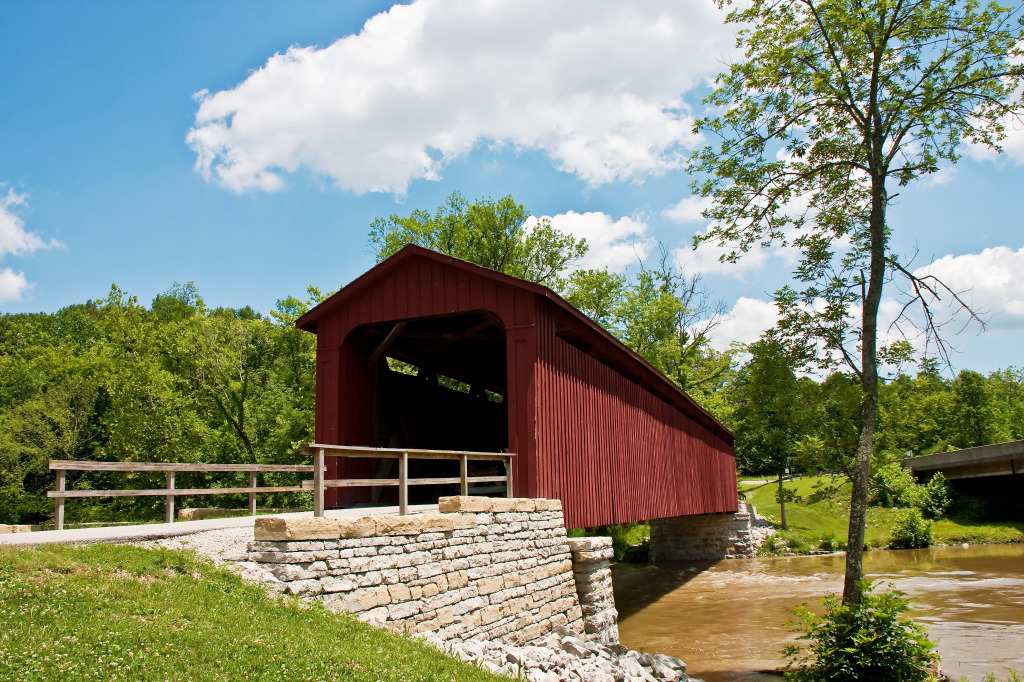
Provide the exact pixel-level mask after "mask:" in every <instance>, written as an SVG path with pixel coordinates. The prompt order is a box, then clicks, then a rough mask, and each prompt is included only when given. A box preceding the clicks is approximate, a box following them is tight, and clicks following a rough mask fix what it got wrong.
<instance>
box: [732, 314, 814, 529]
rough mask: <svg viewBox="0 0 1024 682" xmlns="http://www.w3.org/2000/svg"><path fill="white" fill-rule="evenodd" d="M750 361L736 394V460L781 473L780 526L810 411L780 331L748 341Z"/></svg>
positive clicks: (749, 466) (748, 466) (743, 370)
mask: <svg viewBox="0 0 1024 682" xmlns="http://www.w3.org/2000/svg"><path fill="white" fill-rule="evenodd" d="M748 350H749V351H750V355H751V357H750V360H749V361H748V362H747V364H746V365H744V366H743V368H742V369H741V370H740V371H739V376H738V377H737V380H736V389H735V391H734V393H733V399H734V400H735V401H736V403H737V406H736V411H735V412H734V413H733V421H734V423H735V425H736V433H737V434H739V435H738V438H737V441H736V459H737V460H740V461H741V462H743V464H744V466H745V468H746V469H747V470H750V471H758V472H763V471H770V472H772V473H774V474H776V475H777V476H778V479H779V491H778V495H777V497H778V500H779V505H780V508H781V518H780V521H781V522H782V529H783V530H787V529H788V526H787V525H786V494H785V490H784V488H783V487H782V482H783V480H784V479H785V476H786V473H787V471H788V470H789V463H790V459H791V458H792V455H793V453H794V447H795V445H796V442H797V441H798V440H799V438H800V434H801V432H802V431H803V426H804V424H803V422H804V419H803V418H802V416H803V415H804V414H806V409H805V407H806V406H805V405H804V404H803V403H804V400H803V396H802V395H801V391H800V385H799V382H798V381H797V378H796V374H795V373H794V372H793V358H792V356H791V355H790V353H789V350H788V349H787V347H786V345H785V344H784V343H783V342H782V340H781V339H779V337H778V335H777V334H773V333H771V332H769V333H768V334H766V335H765V336H764V337H763V338H762V339H761V340H760V341H758V342H757V343H753V344H751V345H750V346H749V348H748Z"/></svg>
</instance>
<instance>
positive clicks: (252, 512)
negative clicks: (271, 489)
mask: <svg viewBox="0 0 1024 682" xmlns="http://www.w3.org/2000/svg"><path fill="white" fill-rule="evenodd" d="M256 483H257V481H256V472H255V471H250V472H249V487H250V488H255V487H256ZM249 516H256V493H254V492H250V493H249Z"/></svg>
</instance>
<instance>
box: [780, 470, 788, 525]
mask: <svg viewBox="0 0 1024 682" xmlns="http://www.w3.org/2000/svg"><path fill="white" fill-rule="evenodd" d="M785 473H786V470H785V469H779V508H780V511H779V520H780V521H782V530H789V526H787V525H786V491H785V489H783V487H782V477H783V476H784V475H785Z"/></svg>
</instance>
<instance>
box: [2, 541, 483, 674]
mask: <svg viewBox="0 0 1024 682" xmlns="http://www.w3.org/2000/svg"><path fill="white" fill-rule="evenodd" d="M0 622H3V624H4V627H3V630H2V631H0V679H22V680H58V679H69V680H71V679H74V680H78V679H101V678H102V679H105V680H116V679H125V680H241V679H246V680H281V679H287V680H334V679H344V680H366V681H367V682H371V681H373V680H455V679H458V680H494V679H499V678H496V677H494V676H492V675H489V674H487V673H486V672H484V671H483V670H480V669H478V668H476V667H473V666H471V665H467V664H464V663H461V662H458V661H456V660H454V659H451V658H448V657H447V656H444V655H443V654H441V653H440V652H439V651H437V650H436V649H433V648H431V647H429V646H426V645H423V644H419V643H417V642H415V641H413V640H410V639H407V638H405V637H402V636H400V635H398V634H395V633H391V632H386V631H382V630H377V629H375V628H372V627H369V626H367V625H364V624H362V623H359V622H357V621H356V620H355V619H353V618H351V617H348V616H344V615H337V614H333V613H330V612H328V611H326V610H324V609H323V608H322V607H320V606H319V605H316V604H314V605H309V604H306V603H303V602H300V601H298V600H294V599H290V598H284V597H279V596H276V595H272V596H268V595H267V594H266V593H265V591H264V589H263V588H260V587H258V586H255V585H250V584H247V583H244V582H242V580H240V579H239V578H238V577H237V576H235V575H234V574H232V573H230V572H228V571H226V570H223V569H217V568H214V567H213V566H212V565H211V564H209V563H208V562H206V561H203V560H201V559H198V558H196V556H195V555H193V554H191V553H188V552H180V551H171V550H163V549H159V550H146V549H140V548H137V547H131V546H126V545H104V544H96V545H88V546H84V547H68V546H63V545H47V546H43V547H40V548H37V549H16V548H8V547H4V548H0Z"/></svg>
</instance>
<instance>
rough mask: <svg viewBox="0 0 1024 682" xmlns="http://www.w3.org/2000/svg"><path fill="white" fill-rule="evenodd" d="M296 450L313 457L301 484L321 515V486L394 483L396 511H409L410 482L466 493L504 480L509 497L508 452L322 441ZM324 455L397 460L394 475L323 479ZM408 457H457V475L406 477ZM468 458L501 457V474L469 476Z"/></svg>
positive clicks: (510, 473) (510, 491) (498, 458)
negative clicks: (452, 487)
mask: <svg viewBox="0 0 1024 682" xmlns="http://www.w3.org/2000/svg"><path fill="white" fill-rule="evenodd" d="M299 451H300V452H302V453H303V454H306V455H311V456H312V457H313V480H312V481H308V482H304V483H303V485H304V486H306V487H308V488H309V489H312V490H313V516H323V515H324V489H325V488H351V487H360V486H378V485H383V486H392V485H397V486H398V513H399V514H408V513H409V486H410V485H445V484H452V483H458V484H459V486H460V490H461V494H462V495H468V494H469V484H470V483H502V482H504V483H505V492H506V495H507V496H508V497H512V458H513V457H515V454H514V453H511V452H462V451H458V450H422V449H416V448H368V447H357V446H352V445H325V444H323V443H309V444H307V445H303V446H302V447H301V448H299ZM327 457H352V458H362V459H365V458H381V459H397V460H398V478H336V479H325V478H324V476H325V474H326V467H325V460H326V458H327ZM410 459H434V460H458V461H459V463H460V473H459V477H458V478H409V460H410ZM471 461H486V462H493V461H501V462H504V463H505V475H503V476H470V475H469V462H471Z"/></svg>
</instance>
